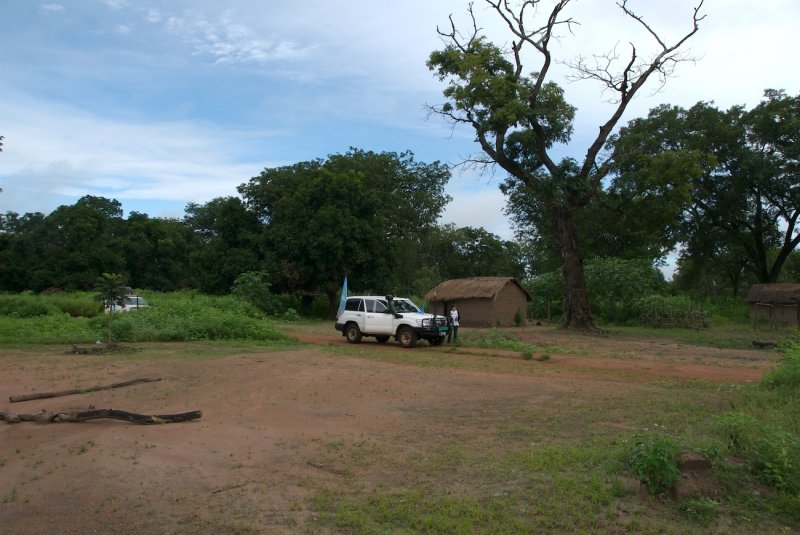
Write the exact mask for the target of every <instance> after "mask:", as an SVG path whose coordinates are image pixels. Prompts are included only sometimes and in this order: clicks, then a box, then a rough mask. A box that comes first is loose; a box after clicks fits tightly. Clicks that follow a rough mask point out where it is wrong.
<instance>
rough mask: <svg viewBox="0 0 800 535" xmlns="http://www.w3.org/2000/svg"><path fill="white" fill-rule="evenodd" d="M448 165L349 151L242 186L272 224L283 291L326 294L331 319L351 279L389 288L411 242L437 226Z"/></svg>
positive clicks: (271, 246)
mask: <svg viewBox="0 0 800 535" xmlns="http://www.w3.org/2000/svg"><path fill="white" fill-rule="evenodd" d="M449 178H450V171H449V169H448V168H447V166H445V165H443V164H441V163H439V162H434V163H431V164H425V163H421V162H416V161H415V160H414V156H413V154H411V153H410V152H404V153H400V154H397V153H391V152H384V153H374V152H369V151H363V150H359V149H351V150H350V151H349V152H347V153H346V154H343V155H342V154H337V155H332V156H329V157H328V159H327V160H314V161H310V162H300V163H297V164H294V165H291V166H285V167H278V168H274V169H265V170H264V171H263V172H262V173H261V174H260V175H259V176H257V177H254V178H252V179H251V180H250V182H248V183H247V184H242V185H241V186H240V187H239V193H240V194H241V195H242V197H243V198H244V199H245V201H246V203H247V206H248V207H249V208H250V209H251V210H252V211H253V212H254V213H255V214H257V215H258V216H259V217H260V218H261V220H262V221H263V222H264V223H265V224H266V228H265V234H264V250H265V251H266V252H267V255H268V260H269V262H268V263H269V266H270V270H271V272H272V274H273V285H274V286H275V288H276V289H277V290H278V291H292V292H296V293H300V294H302V295H305V296H308V295H311V294H313V293H315V292H321V293H324V294H325V295H326V296H327V297H328V299H329V302H330V307H329V315H333V314H335V312H336V307H337V301H336V299H335V298H336V293H337V292H338V291H339V288H340V287H341V284H342V280H343V279H344V276H345V274H347V275H348V279H349V281H350V285H351V286H352V287H354V288H360V289H361V291H367V290H374V291H380V292H388V291H391V290H392V288H390V287H388V286H389V285H390V284H392V283H394V282H395V281H396V278H395V277H394V273H395V271H396V266H397V265H398V264H401V263H402V262H401V260H403V259H405V258H407V255H408V254H413V253H414V251H411V252H409V250H408V249H407V248H404V246H405V245H407V244H408V243H409V240H411V241H410V243H412V244H416V243H419V236H421V235H422V234H424V233H425V232H427V231H428V230H429V229H431V228H433V226H434V225H435V223H436V219H437V218H438V217H439V215H440V213H441V210H442V208H443V207H444V205H445V204H446V203H447V202H448V201H449V198H448V197H447V195H445V194H444V186H445V184H446V183H447V181H448V180H449Z"/></svg>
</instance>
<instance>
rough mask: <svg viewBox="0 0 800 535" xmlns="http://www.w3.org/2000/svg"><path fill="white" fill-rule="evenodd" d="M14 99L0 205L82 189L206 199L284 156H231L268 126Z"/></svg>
mask: <svg viewBox="0 0 800 535" xmlns="http://www.w3.org/2000/svg"><path fill="white" fill-rule="evenodd" d="M14 103H15V105H14V106H12V105H11V104H9V103H0V116H3V117H4V125H3V126H4V129H5V128H7V130H6V131H7V132H8V134H7V135H6V140H5V145H6V146H5V147H4V149H5V150H4V152H3V157H2V158H1V159H0V180H2V182H1V183H0V184H1V186H2V188H3V193H2V194H0V212H4V211H7V210H12V211H17V212H27V211H47V210H52V209H53V208H55V206H57V205H58V204H60V203H61V202H62V199H63V198H64V197H72V198H77V197H80V196H83V195H87V194H91V195H100V196H105V197H113V198H118V199H152V200H172V201H181V202H187V201H193V202H206V201H208V200H210V199H211V198H213V197H218V196H228V195H235V193H236V186H238V185H239V184H241V183H243V182H246V181H247V180H248V179H249V178H250V177H251V176H255V175H257V174H258V173H259V172H260V171H261V169H262V168H263V167H265V166H271V165H276V164H281V163H283V162H268V161H262V162H255V161H250V162H247V161H237V160H236V155H237V154H239V152H240V149H239V148H238V147H239V146H241V145H242V144H244V143H247V142H252V140H253V139H254V138H264V137H269V136H272V135H274V133H272V132H268V131H266V132H246V131H244V132H243V131H238V132H237V131H226V130H221V129H219V128H216V127H214V126H213V125H209V124H204V123H198V122H189V121H186V122H152V123H147V124H144V123H135V122H124V121H112V120H108V119H104V118H100V117H96V116H93V115H91V114H88V113H86V112H82V111H79V110H74V109H70V108H68V107H64V106H59V105H53V104H51V103H46V102H42V101H38V102H35V103H34V102H33V101H30V100H28V99H26V98H25V97H22V96H19V95H17V98H15V99H14ZM18 106H19V107H18ZM22 110H26V111H22ZM33 110H35V111H33Z"/></svg>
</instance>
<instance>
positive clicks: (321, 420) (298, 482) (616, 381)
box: [0, 330, 772, 534]
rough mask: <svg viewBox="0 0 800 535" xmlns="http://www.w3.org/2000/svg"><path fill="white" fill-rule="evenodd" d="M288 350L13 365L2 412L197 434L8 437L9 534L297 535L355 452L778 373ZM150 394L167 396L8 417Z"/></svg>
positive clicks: (321, 341)
mask: <svg viewBox="0 0 800 535" xmlns="http://www.w3.org/2000/svg"><path fill="white" fill-rule="evenodd" d="M295 335H296V336H297V337H298V338H299V339H300V340H302V341H303V342H307V343H310V344H313V345H311V346H309V347H304V348H301V349H297V350H290V351H272V352H263V353H258V352H251V353H243V354H231V355H229V356H225V357H222V358H207V359H196V358H191V359H187V358H170V357H169V355H168V354H165V355H163V357H162V358H159V359H148V360H137V359H126V358H116V357H114V356H102V355H101V356H86V355H65V354H63V353H62V352H60V351H57V350H54V351H52V352H49V353H43V354H41V353H26V352H18V353H15V352H13V351H8V350H6V351H3V354H2V355H0V377H2V380H0V411H11V412H20V413H22V412H27V413H32V412H37V411H39V410H47V411H65V410H77V409H85V408H87V406H90V405H91V406H94V407H97V408H107V407H113V408H117V409H122V410H128V411H133V412H141V413H149V414H153V413H155V414H158V413H162V414H163V413H170V412H184V411H189V410H195V409H201V410H203V417H202V419H200V420H199V421H196V422H192V423H186V424H172V425H163V426H136V425H132V424H127V423H123V422H117V421H110V420H109V421H105V420H101V421H93V422H87V423H82V424H53V425H36V424H32V423H21V424H14V425H8V424H5V423H2V422H0V481H2V485H0V493H2V494H1V495H0V526H2V529H0V531H2V532H3V533H21V534H27V533H30V534H33V533H37V534H38V533H91V532H98V533H176V532H179V533H225V532H240V531H242V530H244V531H246V530H245V527H247V526H257V527H258V530H257V531H262V530H263V531H265V532H271V533H273V532H277V533H293V532H295V531H296V530H298V529H299V530H300V531H302V526H304V525H305V522H306V521H307V520H308V518H309V515H310V514H311V513H310V512H309V507H308V503H307V500H308V498H309V495H310V494H312V493H313V491H314V490H315V489H319V488H321V487H324V486H325V485H326V484H328V483H330V484H338V483H341V481H342V478H344V477H347V475H348V473H347V470H348V468H347V467H348V464H347V463H346V462H345V461H346V459H344V458H343V457H342V456H343V455H344V453H343V452H345V451H346V452H347V455H355V454H356V453H357V452H363V454H364V455H365V456H368V455H370V454H374V453H371V452H375V451H381V452H383V453H382V455H384V456H389V457H392V456H402V455H408V454H409V451H413V450H414V449H415V448H423V449H424V448H425V447H426V442H429V441H431V440H437V437H442V436H448V435H453V434H464V435H465V436H470V437H471V436H472V434H470V433H471V431H470V430H473V431H474V430H475V429H483V428H489V427H491V426H496V425H498V422H507V421H508V414H509V408H512V407H513V408H515V409H516V410H517V412H522V413H524V412H525V411H531V412H533V411H537V410H540V408H541V407H542V406H547V407H548V408H549V410H553V411H567V410H569V407H571V406H573V405H574V404H575V403H576V402H577V403H584V402H585V403H590V402H591V400H592V399H596V398H597V397H598V396H619V395H622V392H625V393H626V394H625V395H628V393H629V392H631V391H635V390H636V389H637V388H642V386H641V385H642V384H643V383H647V382H650V381H654V380H664V379H674V378H690V379H705V380H708V381H720V382H730V381H750V380H755V379H757V378H758V377H760V376H761V375H762V374H763V373H764V371H765V370H766V369H768V368H769V366H771V364H772V356H771V354H770V353H769V352H765V351H730V350H717V349H706V348H692V347H685V346H678V345H675V344H662V343H651V342H648V341H647V340H625V341H614V340H607V339H596V340H595V339H591V340H589V339H586V338H575V339H567V338H564V337H561V338H558V340H557V342H558V344H559V345H560V346H561V347H565V348H570V350H574V354H570V353H568V352H567V353H559V354H551V355H550V359H549V360H547V361H545V362H539V361H535V360H531V361H525V360H523V359H521V358H520V357H519V354H518V353H515V352H502V351H496V350H491V351H489V350H479V349H467V348H458V349H456V350H455V351H453V349H452V348H451V347H448V346H444V347H438V348H429V347H424V344H420V347H419V348H417V349H416V350H412V351H419V352H420V354H422V353H425V354H428V353H430V354H431V356H432V358H433V359H434V362H435V361H436V359H439V360H442V359H451V360H452V361H454V363H456V362H455V361H458V362H457V363H458V364H459V366H455V367H453V366H439V367H437V366H419V365H410V364H407V363H405V362H403V358H404V355H407V354H408V353H407V352H408V351H409V350H403V349H401V348H399V347H397V346H396V345H394V344H386V345H382V344H377V343H374V342H365V343H363V344H361V345H360V346H358V348H357V349H358V350H359V351H366V352H373V351H375V352H377V351H380V352H386V353H385V355H386V356H387V357H391V358H389V359H388V360H382V359H381V360H376V359H371V358H357V357H351V356H348V352H349V351H351V350H352V349H354V348H353V347H350V346H349V345H348V344H347V343H346V342H345V341H344V339H343V338H341V337H340V336H338V335H337V334H336V333H331V334H330V335H326V334H322V333H318V332H308V331H306V332H304V331H302V330H299V331H298V332H296V333H295ZM530 336H532V337H535V338H536V340H537V343H543V344H546V343H555V341H556V338H557V333H556V334H548V335H547V336H550V337H552V340H550V341H549V342H548V340H547V339H546V337H545V336H543V335H542V334H541V333H537V332H531V334H530ZM314 345H318V346H320V347H314ZM186 347H188V348H190V349H191V347H192V346H191V345H188V346H186ZM331 348H333V350H332V351H331ZM482 368H485V369H482ZM143 376H159V377H161V378H162V381H160V382H157V383H147V384H140V385H135V386H131V387H128V388H124V389H119V390H114V391H102V392H93V393H88V394H84V395H77V396H69V397H63V398H54V399H47V400H38V401H29V402H24V403H15V404H10V403H8V402H7V400H8V398H9V396H11V395H16V394H23V393H28V392H35V391H47V390H59V389H65V388H80V387H86V386H91V385H95V384H104V383H111V382H115V381H122V380H126V379H131V378H133V377H143ZM609 425H619V423H618V422H610V423H609ZM473 434H474V433H473ZM354 452H355V453H354ZM387 452H388V453H387ZM373 472H375V473H376V474H380V476H381V477H384V478H386V479H388V480H390V479H391V477H392V473H393V472H392V470H391V467H388V466H386V465H385V464H384V465H382V466H375V467H373ZM370 477H378V476H370Z"/></svg>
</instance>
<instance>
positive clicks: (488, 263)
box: [423, 224, 525, 291]
mask: <svg viewBox="0 0 800 535" xmlns="http://www.w3.org/2000/svg"><path fill="white" fill-rule="evenodd" d="M424 243H425V246H424V253H423V258H424V264H425V265H427V266H434V267H435V269H436V273H437V275H438V277H437V278H438V280H437V281H436V282H437V283H438V282H441V281H442V280H446V279H458V278H463V277H515V278H518V279H522V278H524V277H525V269H524V266H523V262H522V259H521V256H522V253H521V251H520V248H519V246H518V244H516V243H515V242H512V241H504V240H502V239H500V237H499V236H497V235H495V234H492V233H491V232H488V231H487V230H486V229H483V228H473V227H456V226H455V225H453V224H448V225H444V226H441V227H439V228H438V229H436V230H435V231H433V232H431V233H430V234H429V235H428V236H427V237H426V239H425V242H424ZM428 289H430V287H428V288H426V289H425V291H427V290H428Z"/></svg>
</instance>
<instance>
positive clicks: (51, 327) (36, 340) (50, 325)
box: [0, 314, 97, 344]
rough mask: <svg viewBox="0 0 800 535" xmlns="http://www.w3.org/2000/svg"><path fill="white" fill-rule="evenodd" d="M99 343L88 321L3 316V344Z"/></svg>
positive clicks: (52, 316)
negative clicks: (96, 341)
mask: <svg viewBox="0 0 800 535" xmlns="http://www.w3.org/2000/svg"><path fill="white" fill-rule="evenodd" d="M95 340H97V333H96V330H95V329H94V328H92V326H91V325H90V324H89V320H88V319H86V318H71V317H69V315H67V314H48V315H45V316H36V317H29V318H14V317H7V316H2V317H0V343H7V344H84V343H90V342H94V341H95Z"/></svg>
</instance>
